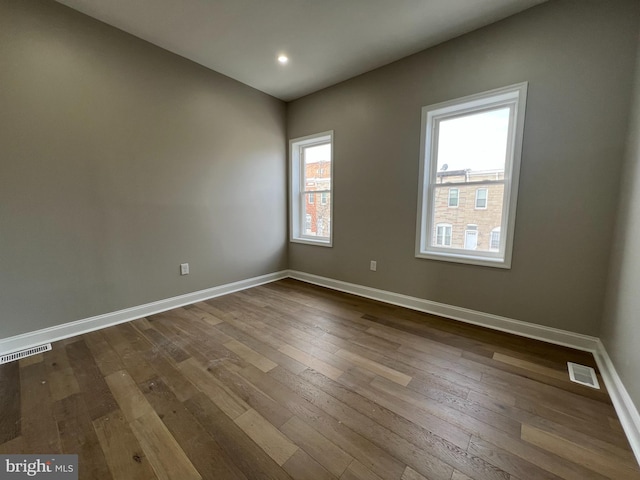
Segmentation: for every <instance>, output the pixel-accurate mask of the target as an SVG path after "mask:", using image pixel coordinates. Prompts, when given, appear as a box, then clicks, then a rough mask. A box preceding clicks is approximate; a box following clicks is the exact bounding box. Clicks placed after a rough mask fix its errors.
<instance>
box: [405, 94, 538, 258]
mask: <svg viewBox="0 0 640 480" xmlns="http://www.w3.org/2000/svg"><path fill="white" fill-rule="evenodd" d="M526 94H527V84H526V83H521V84H518V85H513V86H510V87H504V88H500V89H497V90H492V91H490V92H485V93H481V94H477V95H471V96H469V97H464V98H460V99H456V100H451V101H448V102H444V103H439V104H437V105H431V106H427V107H423V109H422V137H421V158H420V188H419V192H418V195H419V200H418V221H417V235H416V256H417V257H421V258H430V259H436V260H445V261H452V262H462V263H472V264H477V265H488V266H495V267H502V268H510V266H511V253H512V245H513V231H514V224H515V213H516V199H517V192H518V177H519V172H520V156H521V151H522V135H523V131H524V113H525V104H526ZM453 192H455V193H453ZM459 198H467V199H471V201H470V202H469V201H466V202H461V201H459ZM474 200H475V201H474ZM452 206H457V208H455V209H451V208H450V207H452ZM445 225H446V226H450V230H449V232H451V231H453V232H460V233H458V234H456V236H452V235H451V233H449V238H450V240H449V242H448V243H447V242H446V241H445V240H444V239H445V238H446V233H444V231H443V228H444V226H445ZM463 233H464V234H463Z"/></svg>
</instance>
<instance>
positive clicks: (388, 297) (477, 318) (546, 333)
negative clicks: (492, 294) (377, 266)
mask: <svg viewBox="0 0 640 480" xmlns="http://www.w3.org/2000/svg"><path fill="white" fill-rule="evenodd" d="M289 276H290V277H291V278H295V279H296V280H301V281H303V282H307V283H313V284H315V285H320V286H323V287H327V288H331V289H333V290H339V291H341V292H346V293H352V294H354V295H358V296H360V297H366V298H371V299H373V300H379V301H381V302H385V303H390V304H392V305H398V306H400V307H406V308H410V309H412V310H417V311H420V312H425V313H431V314H434V315H439V316H441V317H445V318H451V319H453V320H458V321H461V322H465V323H471V324H473V325H478V326H481V327H487V328H491V329H493V330H500V331H501V332H507V333H513V334H515V335H519V336H521V337H527V338H533V339H535V340H542V341H544V342H549V343H553V344H556V345H563V346H565V347H571V348H575V349H577V350H585V351H588V352H595V351H596V349H597V346H598V343H597V342H598V339H597V338H596V337H590V336H588V335H582V334H579V333H573V332H569V331H566V330H560V329H558V328H551V327H545V326H543V325H536V324H534V323H528V322H522V321H520V320H513V319H511V318H506V317H500V316H498V315H493V314H491V313H484V312H478V311H476V310H470V309H468V308H462V307H455V306H453V305H447V304H444V303H438V302H433V301H431V300H425V299H423V298H417V297H410V296H408V295H402V294H400V293H393V292H389V291H386V290H378V289H377V288H371V287H365V286H362V285H356V284H354V283H347V282H343V281H340V280H333V279H331V278H326V277H320V276H317V275H312V274H310V273H304V272H298V271H295V270H289Z"/></svg>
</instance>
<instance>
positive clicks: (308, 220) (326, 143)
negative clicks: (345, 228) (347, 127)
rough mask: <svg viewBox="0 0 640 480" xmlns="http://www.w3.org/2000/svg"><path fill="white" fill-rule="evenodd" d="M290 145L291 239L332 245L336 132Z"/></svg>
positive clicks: (322, 134) (302, 139) (313, 243)
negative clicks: (334, 144)
mask: <svg viewBox="0 0 640 480" xmlns="http://www.w3.org/2000/svg"><path fill="white" fill-rule="evenodd" d="M289 148H290V159H289V161H290V163H289V173H290V177H289V178H290V182H291V184H290V194H291V195H290V205H289V206H290V208H289V211H290V218H289V224H290V226H289V228H290V240H291V241H292V242H298V243H307V244H312V245H321V246H325V247H330V246H331V245H332V237H333V235H332V234H333V232H332V231H331V227H330V226H331V215H332V213H333V204H332V189H333V176H332V172H333V132H324V133H319V134H316V135H309V136H307V137H302V138H296V139H293V140H290V141H289ZM320 172H321V173H322V176H321V177H320V175H319V173H320ZM317 197H320V201H319V202H317V201H316V200H317Z"/></svg>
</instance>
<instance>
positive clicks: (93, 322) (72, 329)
mask: <svg viewBox="0 0 640 480" xmlns="http://www.w3.org/2000/svg"><path fill="white" fill-rule="evenodd" d="M287 277H288V272H287V271H286V270H285V271H281V272H275V273H269V274H267V275H262V276H259V277H253V278H248V279H246V280H240V281H238V282H233V283H227V284H225V285H219V286H217V287H213V288H207V289H206V290H200V291H198V292H192V293H187V294H184V295H179V296H177V297H171V298H167V299H164V300H159V301H157V302H152V303H147V304H145V305H139V306H137V307H132V308H126V309H124V310H118V311H116V312H111V313H105V314H103V315H97V316H95V317H89V318H84V319H82V320H76V321H74V322H69V323H64V324H62V325H56V326H54V327H49V328H44V329H42V330H36V331H35V332H29V333H23V334H21V335H16V336H13V337H9V338H3V339H0V355H5V354H7V353H12V352H16V351H18V350H23V349H25V348H31V347H34V346H37V345H42V344H43V343H51V342H56V341H58V340H63V339H65V338H70V337H74V336H76V335H82V334H83V333H88V332H92V331H94V330H99V329H101V328H105V327H110V326H111V325H117V324H119V323H125V322H129V321H131V320H135V319H137V318H142V317H146V316H147V315H153V314H155V313H160V312H164V311H166V310H171V309H172V308H178V307H182V306H184V305H189V304H191V303H195V302H201V301H203V300H207V299H210V298H214V297H219V296H221V295H226V294H228V293H233V292H237V291H239V290H245V289H247V288H251V287H256V286H258V285H262V284H264V283H270V282H274V281H276V280H281V279H283V278H287Z"/></svg>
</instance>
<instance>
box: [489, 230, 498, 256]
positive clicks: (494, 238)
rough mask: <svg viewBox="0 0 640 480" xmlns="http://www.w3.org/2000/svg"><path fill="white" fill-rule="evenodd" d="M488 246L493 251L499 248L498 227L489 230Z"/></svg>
mask: <svg viewBox="0 0 640 480" xmlns="http://www.w3.org/2000/svg"><path fill="white" fill-rule="evenodd" d="M489 248H490V249H491V250H494V251H498V250H500V227H496V228H494V229H493V230H491V236H490V238H489Z"/></svg>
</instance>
